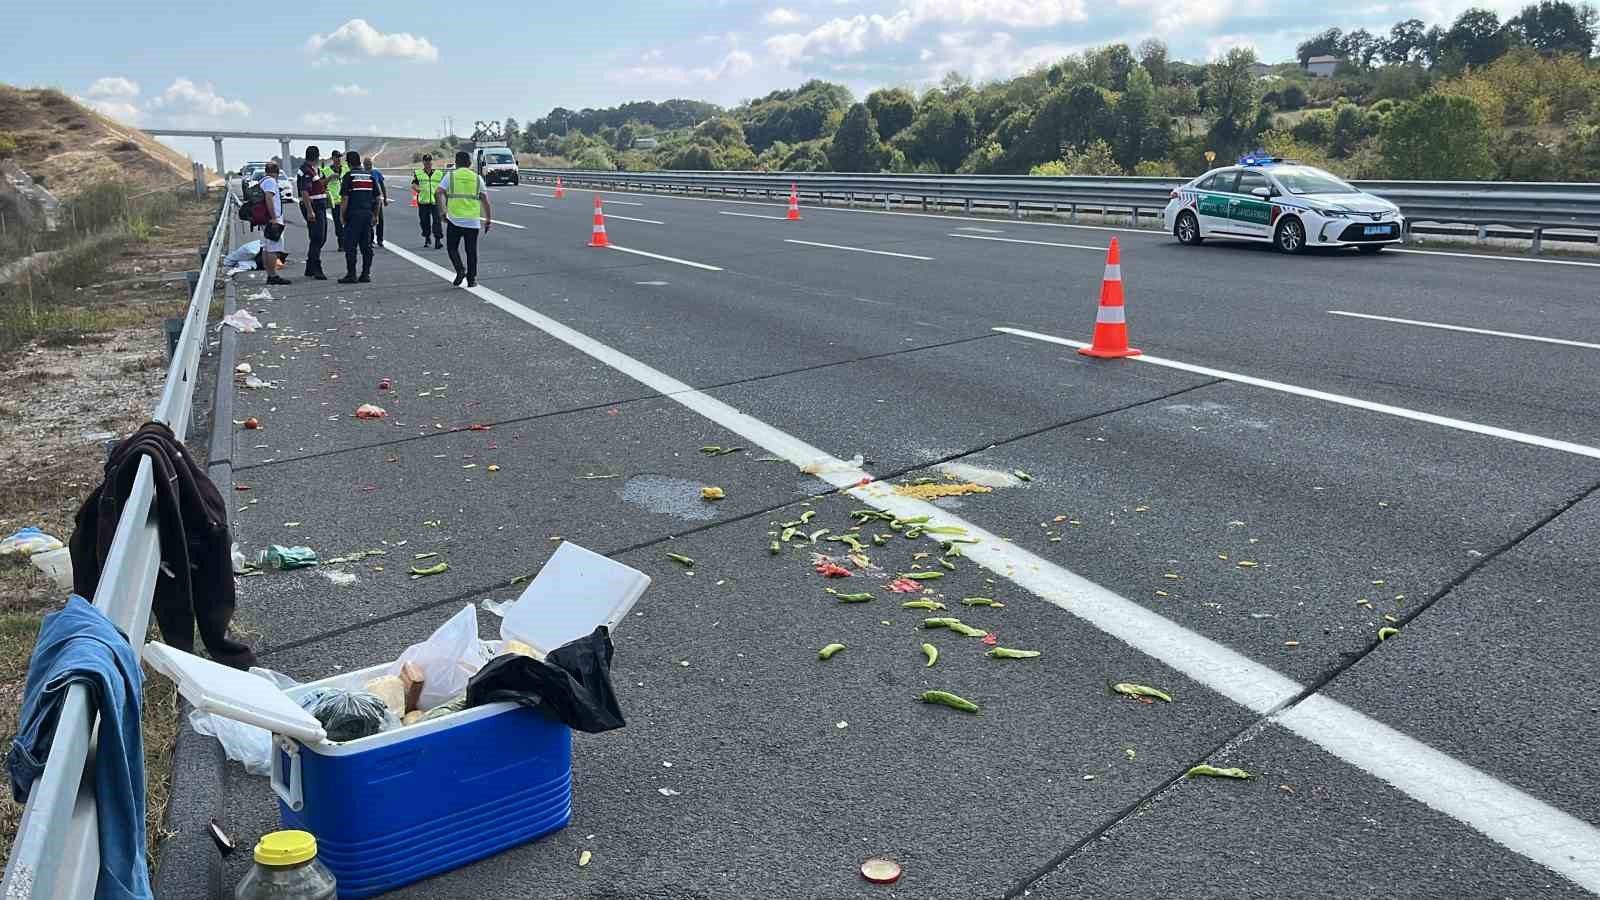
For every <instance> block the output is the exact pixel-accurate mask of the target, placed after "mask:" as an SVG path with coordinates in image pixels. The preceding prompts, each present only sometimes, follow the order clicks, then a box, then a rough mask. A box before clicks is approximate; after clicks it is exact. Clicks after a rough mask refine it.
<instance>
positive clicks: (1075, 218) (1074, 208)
mask: <svg viewBox="0 0 1600 900" xmlns="http://www.w3.org/2000/svg"><path fill="white" fill-rule="evenodd" d="M1072 221H1074V222H1076V221H1078V204H1076V203H1074V204H1072Z"/></svg>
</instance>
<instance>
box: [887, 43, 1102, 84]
mask: <svg viewBox="0 0 1600 900" xmlns="http://www.w3.org/2000/svg"><path fill="white" fill-rule="evenodd" d="M1082 49H1083V47H1082V46H1081V45H1080V46H1074V45H1069V44H1035V45H1032V46H1021V45H1019V44H1018V43H1017V41H1016V39H1015V38H1014V37H1012V35H1010V34H1009V33H1007V32H1004V31H996V32H992V33H976V32H951V33H948V34H942V35H940V36H939V40H938V50H932V49H924V50H923V51H922V53H921V54H920V55H919V57H918V58H919V60H920V61H921V62H922V63H924V65H925V68H924V70H923V79H922V80H923V82H924V83H927V84H932V83H935V82H937V81H938V80H939V79H940V78H942V77H943V76H944V73H946V72H949V71H952V70H954V71H957V72H960V73H962V74H963V75H967V76H968V77H970V78H972V79H973V80H974V81H984V80H986V79H991V78H1008V77H1010V76H1013V75H1017V74H1020V73H1022V72H1026V71H1028V70H1029V69H1032V68H1033V67H1035V66H1037V65H1040V64H1041V63H1050V62H1055V61H1057V60H1059V59H1061V58H1062V57H1064V56H1068V55H1070V54H1072V53H1076V52H1078V51H1079V50H1082Z"/></svg>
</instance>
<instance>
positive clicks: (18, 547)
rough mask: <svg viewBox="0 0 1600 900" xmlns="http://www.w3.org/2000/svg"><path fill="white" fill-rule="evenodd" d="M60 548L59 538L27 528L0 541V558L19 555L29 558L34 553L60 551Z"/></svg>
mask: <svg viewBox="0 0 1600 900" xmlns="http://www.w3.org/2000/svg"><path fill="white" fill-rule="evenodd" d="M61 547H62V543H61V540H60V538H57V537H56V536H55V535H52V534H45V533H44V532H42V531H40V530H39V529H37V528H33V527H28V528H24V529H22V530H21V531H19V532H17V533H16V534H13V535H12V536H10V537H8V538H6V539H4V540H0V556H10V555H11V554H13V553H20V554H22V556H23V557H29V556H32V555H33V554H35V553H49V552H50V551H51V550H60V549H61Z"/></svg>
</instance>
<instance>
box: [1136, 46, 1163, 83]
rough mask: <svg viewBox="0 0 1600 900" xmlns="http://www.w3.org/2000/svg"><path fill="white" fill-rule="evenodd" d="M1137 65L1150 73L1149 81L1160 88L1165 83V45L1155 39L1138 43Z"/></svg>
mask: <svg viewBox="0 0 1600 900" xmlns="http://www.w3.org/2000/svg"><path fill="white" fill-rule="evenodd" d="M1138 54H1139V65H1141V66H1144V70H1145V71H1146V72H1149V73H1150V80H1151V81H1154V82H1155V83H1156V87H1160V86H1162V85H1164V84H1166V83H1167V45H1166V44H1164V43H1162V42H1161V41H1159V40H1157V39H1156V38H1145V39H1144V40H1142V41H1140V42H1139V50H1138Z"/></svg>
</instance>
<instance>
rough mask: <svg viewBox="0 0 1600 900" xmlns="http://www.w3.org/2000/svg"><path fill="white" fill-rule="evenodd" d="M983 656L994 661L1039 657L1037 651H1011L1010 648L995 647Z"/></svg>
mask: <svg viewBox="0 0 1600 900" xmlns="http://www.w3.org/2000/svg"><path fill="white" fill-rule="evenodd" d="M985 655H986V656H989V657H992V658H994V659H1033V658H1035V657H1037V656H1038V655H1039V651H1037V650H1013V649H1011V648H1010V647H995V648H994V649H992V650H990V651H989V652H988V653H987V654H985Z"/></svg>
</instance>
